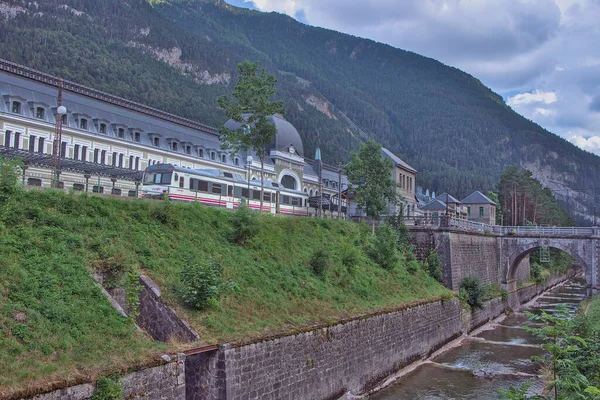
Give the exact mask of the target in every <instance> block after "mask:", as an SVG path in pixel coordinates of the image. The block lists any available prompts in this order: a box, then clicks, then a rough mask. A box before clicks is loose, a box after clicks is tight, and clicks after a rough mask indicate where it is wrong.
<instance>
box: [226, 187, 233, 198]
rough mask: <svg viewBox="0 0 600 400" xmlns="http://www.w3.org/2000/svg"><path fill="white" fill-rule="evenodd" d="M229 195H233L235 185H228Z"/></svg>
mask: <svg viewBox="0 0 600 400" xmlns="http://www.w3.org/2000/svg"><path fill="white" fill-rule="evenodd" d="M227 196H229V197H233V186H231V185H227Z"/></svg>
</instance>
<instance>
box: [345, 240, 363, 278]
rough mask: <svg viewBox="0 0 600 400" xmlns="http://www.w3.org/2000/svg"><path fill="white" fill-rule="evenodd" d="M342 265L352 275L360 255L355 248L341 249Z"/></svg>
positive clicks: (346, 247)
mask: <svg viewBox="0 0 600 400" xmlns="http://www.w3.org/2000/svg"><path fill="white" fill-rule="evenodd" d="M341 256H342V257H341V258H342V264H343V265H344V267H346V269H347V270H348V271H349V272H351V273H353V272H354V271H355V269H356V267H357V265H358V263H359V260H360V253H359V251H358V249H357V248H356V247H353V246H350V245H345V246H343V247H342V249H341Z"/></svg>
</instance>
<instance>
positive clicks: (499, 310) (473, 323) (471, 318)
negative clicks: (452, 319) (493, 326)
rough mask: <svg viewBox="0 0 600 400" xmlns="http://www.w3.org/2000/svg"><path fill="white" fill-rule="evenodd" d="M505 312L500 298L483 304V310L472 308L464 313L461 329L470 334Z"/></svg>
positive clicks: (503, 303) (504, 304)
mask: <svg viewBox="0 0 600 400" xmlns="http://www.w3.org/2000/svg"><path fill="white" fill-rule="evenodd" d="M505 311H506V303H505V302H504V301H503V300H502V299H501V298H495V299H491V300H488V301H486V302H484V303H483V308H482V309H479V308H473V309H471V311H464V313H465V316H464V317H463V329H464V331H465V332H471V331H472V330H473V329H477V328H479V327H480V326H482V325H484V324H486V323H488V322H490V321H491V320H492V319H494V318H497V317H499V316H500V315H502V314H503V313H504V312H505Z"/></svg>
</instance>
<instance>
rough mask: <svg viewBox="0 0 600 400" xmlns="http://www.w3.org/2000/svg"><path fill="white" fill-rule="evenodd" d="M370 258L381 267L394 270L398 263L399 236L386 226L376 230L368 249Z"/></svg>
mask: <svg viewBox="0 0 600 400" xmlns="http://www.w3.org/2000/svg"><path fill="white" fill-rule="evenodd" d="M368 254H369V257H371V259H372V260H373V261H375V262H376V263H377V264H379V266H380V267H382V268H385V269H393V268H394V267H395V266H396V264H397V263H398V234H397V233H396V231H395V230H394V228H392V227H391V226H389V225H387V224H384V225H382V226H380V227H379V228H377V229H376V230H375V236H373V237H372V238H371V243H370V246H369V249H368Z"/></svg>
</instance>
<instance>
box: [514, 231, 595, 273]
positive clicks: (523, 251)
mask: <svg viewBox="0 0 600 400" xmlns="http://www.w3.org/2000/svg"><path fill="white" fill-rule="evenodd" d="M543 245H547V246H548V247H550V248H554V249H558V250H561V251H564V252H565V253H567V254H569V255H570V256H571V257H573V259H574V260H575V265H577V266H579V267H580V268H582V269H583V270H584V271H585V272H586V276H587V275H588V273H589V271H590V269H589V266H588V263H587V261H586V259H585V258H586V254H583V253H585V251H584V250H583V249H580V248H578V247H579V246H577V243H575V242H574V241H573V240H564V239H563V240H561V239H554V240H550V239H537V240H530V241H527V242H526V243H520V244H519V245H518V246H516V248H515V249H513V250H512V251H511V252H510V254H509V256H508V260H507V261H508V262H507V265H506V267H507V269H506V273H505V274H503V275H504V276H503V278H504V280H505V282H510V281H513V280H514V279H515V274H516V271H517V268H518V266H519V264H520V263H521V261H523V259H524V258H525V257H526V256H528V255H529V254H531V253H532V252H534V251H535V250H537V249H539V248H540V247H542V246H543Z"/></svg>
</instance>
